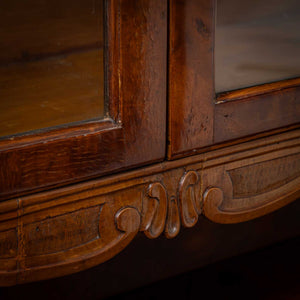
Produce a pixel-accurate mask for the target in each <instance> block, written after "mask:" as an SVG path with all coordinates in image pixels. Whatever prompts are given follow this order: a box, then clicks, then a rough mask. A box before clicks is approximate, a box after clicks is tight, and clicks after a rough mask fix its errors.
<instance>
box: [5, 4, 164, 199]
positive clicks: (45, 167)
mask: <svg viewBox="0 0 300 300" xmlns="http://www.w3.org/2000/svg"><path fill="white" fill-rule="evenodd" d="M83 5H85V4H83ZM106 5H107V7H106V19H107V39H106V45H105V51H107V55H106V58H107V59H106V60H105V61H106V62H107V63H106V71H107V80H108V81H107V86H106V87H107V95H108V100H109V105H108V110H109V117H106V118H105V119H104V120H100V121H91V122H87V123H85V124H79V125H78V124H77V125H74V126H70V127H61V128H56V129H53V130H50V131H43V132H36V133H33V134H28V135H24V136H17V137H12V138H6V139H3V140H1V141H0V149H1V150H0V161H1V165H0V199H8V198H12V197H15V196H17V195H24V194H28V193H32V192H34V191H39V190H45V189H49V188H50V187H52V188H53V187H56V186H61V185H66V184H71V183H74V182H79V181H83V180H86V179H90V178H95V177H97V176H100V175H104V174H108V173H112V172H117V171H120V170H124V169H126V168H133V167H137V166H140V165H143V164H149V163H151V162H157V161H161V160H163V158H164V156H165V143H166V142H165V133H166V78H167V71H166V66H167V1H153V0H143V1H128V0H123V1H119V0H111V1H108V2H106ZM79 10H80V8H79ZM133 31H134V34H133ZM88 53H90V54H92V53H93V52H88ZM76 55H77V58H78V57H81V55H83V57H82V59H83V60H84V61H85V60H86V62H90V63H91V64H93V63H94V60H93V59H92V60H90V58H88V57H84V56H85V55H86V54H85V53H83V54H80V55H79V54H76ZM87 56H89V54H88V55H87ZM86 58H87V59H86ZM50 73H51V74H50V75H51V76H52V72H50ZM55 80H56V79H55ZM71 81H72V80H71ZM56 83H57V81H56ZM73 84H74V81H72V85H73ZM69 87H70V86H68V90H69ZM80 87H81V86H80V85H79V86H78V87H76V89H75V88H74V91H76V95H77V96H80V93H78V89H80ZM82 91H84V89H83V90H82ZM90 91H91V92H92V90H90ZM71 93H72V92H71ZM82 96H84V95H82V94H81V96H80V97H82ZM94 100H95V98H94ZM94 100H93V101H94Z"/></svg>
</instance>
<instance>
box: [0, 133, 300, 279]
mask: <svg viewBox="0 0 300 300" xmlns="http://www.w3.org/2000/svg"><path fill="white" fill-rule="evenodd" d="M299 161H300V130H299V129H298V130H293V131H290V132H287V133H283V134H279V135H276V136H271V137H266V138H263V139H260V140H256V141H251V142H247V143H242V144H239V145H235V146H230V147H227V148H223V149H219V150H215V151H211V152H206V153H203V154H200V155H196V156H191V157H188V158H184V159H181V160H177V161H171V162H163V163H160V164H155V165H152V166H149V167H145V168H142V169H138V170H135V171H131V172H126V173H123V174H117V175H114V176H108V177H104V178H103V179H100V180H94V181H90V182H85V183H82V184H77V185H73V186H69V187H65V188H60V189H54V190H52V191H48V192H43V193H37V194H34V195H30V196H25V197H18V198H15V199H11V200H8V201H4V202H2V203H1V205H0V213H1V214H0V220H1V223H0V241H5V242H3V243H0V255H1V256H0V283H1V285H13V284H17V283H23V282H30V281H37V280H42V279H47V278H52V277H57V276H62V275H66V274H71V273H74V272H78V271H80V270H84V269H86V268H89V267H92V266H95V265H98V264H100V263H103V262H105V261H107V260H109V259H110V258H112V257H113V256H115V255H116V254H117V253H119V252H120V251H122V250H123V249H124V248H125V247H126V246H127V245H128V244H129V243H130V242H131V241H132V240H133V238H134V237H135V236H136V235H137V234H138V232H139V231H142V232H144V233H145V235H146V236H147V237H148V238H150V239H154V238H158V237H159V236H160V235H161V234H163V233H164V235H165V236H166V237H167V238H168V239H170V238H174V237H176V236H177V235H178V234H179V232H180V230H181V227H185V228H191V227H193V226H195V225H196V223H197V221H198V220H199V215H203V216H205V217H207V218H209V219H210V220H211V221H213V222H218V223H239V222H244V221H248V220H251V219H254V218H257V217H259V216H263V215H265V214H268V213H270V212H273V211H274V210H277V209H279V208H281V207H283V206H285V205H287V204H288V203H290V202H293V201H295V200H297V199H298V198H299V197H300V189H299V188H300V181H299V180H300V173H299V170H300V166H299ZM176 251H178V249H177V250H176Z"/></svg>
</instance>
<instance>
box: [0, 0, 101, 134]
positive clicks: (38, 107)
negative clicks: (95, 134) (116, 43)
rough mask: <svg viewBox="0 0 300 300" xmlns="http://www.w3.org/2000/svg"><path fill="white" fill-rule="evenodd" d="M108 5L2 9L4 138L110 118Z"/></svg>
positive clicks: (0, 120)
mask: <svg viewBox="0 0 300 300" xmlns="http://www.w3.org/2000/svg"><path fill="white" fill-rule="evenodd" d="M103 8H104V5H103V1H102V0H96V1H91V0H89V1H82V0H76V1H69V0H67V1H65V0H64V1H43V2H41V1H37V0H30V1H26V2H24V3H23V2H22V3H21V2H20V1H15V0H13V1H9V2H1V4H0V36H1V45H0V137H1V136H7V135H12V134H20V133H24V132H27V131H31V130H35V129H41V128H47V127H51V126H58V125H62V124H66V123H72V122H78V121H84V120H90V119H95V118H99V119H100V118H103V117H104V113H105V111H104V62H103V46H104V43H103V33H104V24H103V16H104V11H103Z"/></svg>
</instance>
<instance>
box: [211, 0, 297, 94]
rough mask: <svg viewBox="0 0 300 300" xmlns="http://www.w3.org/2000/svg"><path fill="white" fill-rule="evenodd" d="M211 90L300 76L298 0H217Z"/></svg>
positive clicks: (220, 90)
mask: <svg viewBox="0 0 300 300" xmlns="http://www.w3.org/2000/svg"><path fill="white" fill-rule="evenodd" d="M216 2H217V5H216V34H215V70H216V71H215V86H216V92H217V93H219V92H224V91H231V90H236V89H241V88H245V87H249V86H256V85H259V84H264V83H267V82H274V81H279V80H285V79H287V78H294V77H299V76H300V58H299V52H300V46H299V45H300V44H299V41H300V32H299V27H300V5H299V1H297V0H285V1H280V0H264V1H260V0H244V1H239V0H217V1H216Z"/></svg>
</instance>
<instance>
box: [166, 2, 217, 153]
mask: <svg viewBox="0 0 300 300" xmlns="http://www.w3.org/2000/svg"><path fill="white" fill-rule="evenodd" d="M169 14H170V20H169V22H170V25H169V87H168V91H169V114H168V120H169V128H168V129H169V130H168V157H169V158H172V157H174V156H175V155H176V154H177V153H182V152H185V151H187V150H189V149H196V148H199V144H201V146H207V145H211V144H212V143H213V113H214V104H213V101H212V99H213V97H214V85H213V83H214V82H213V78H214V64H213V44H214V1H208V0H192V1H184V0H171V1H170V6H169Z"/></svg>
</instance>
